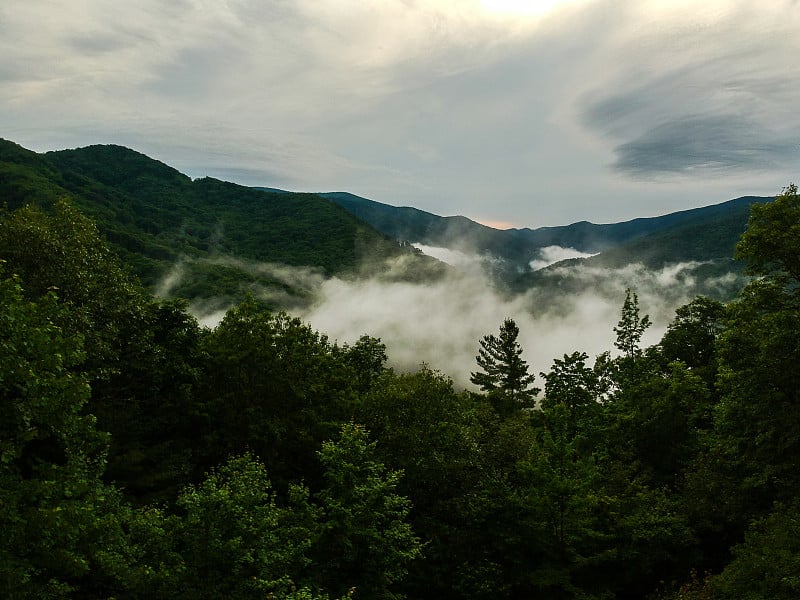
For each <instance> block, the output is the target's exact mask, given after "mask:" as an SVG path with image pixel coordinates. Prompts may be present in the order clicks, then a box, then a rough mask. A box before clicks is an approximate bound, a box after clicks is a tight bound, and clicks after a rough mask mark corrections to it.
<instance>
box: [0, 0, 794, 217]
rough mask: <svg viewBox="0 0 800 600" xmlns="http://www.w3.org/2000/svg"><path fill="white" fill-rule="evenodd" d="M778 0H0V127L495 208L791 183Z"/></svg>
mask: <svg viewBox="0 0 800 600" xmlns="http://www.w3.org/2000/svg"><path fill="white" fill-rule="evenodd" d="M798 31H800V1H798V0H760V1H758V2H755V1H752V0H747V1H739V0H725V1H719V0H705V1H703V2H697V1H694V2H689V1H683V0H668V1H663V0H543V1H538V2H537V1H531V2H522V1H517V0H458V1H456V0H450V1H446V0H131V1H129V2H113V3H112V2H109V1H107V0H71V1H70V2H64V1H63V0H25V1H24V2H11V1H6V2H4V3H2V4H0V137H3V138H6V139H10V140H13V141H15V142H17V143H19V144H21V145H22V146H24V147H26V148H30V149H32V150H36V151H39V152H41V151H47V150H56V149H62V148H74V147H80V146H86V145H90V144H97V143H104V144H105V143H109V144H110V143H113V144H121V145H124V146H128V147H131V148H133V149H135V150H138V151H140V152H143V153H145V154H147V155H149V156H151V157H153V158H156V159H158V160H161V161H163V162H165V163H167V164H169V165H171V166H173V167H175V168H177V169H179V170H180V171H182V172H184V173H186V174H187V175H190V176H192V177H203V176H211V177H217V178H220V179H224V180H227V181H234V182H237V183H241V184H244V185H259V186H270V187H276V188H282V189H287V190H293V191H320V192H321V191H349V192H352V193H354V194H358V195H360V196H364V197H367V198H370V199H373V200H377V201H379V202H384V203H387V204H392V205H395V206H414V207H416V208H419V209H422V210H426V211H429V212H432V213H435V214H439V215H456V214H460V215H464V216H467V217H469V218H471V219H474V220H477V221H480V222H482V223H486V224H489V225H492V226H496V227H501V228H503V227H512V226H513V227H533V228H535V227H541V226H553V225H565V224H569V223H573V222H576V221H580V220H589V221H592V222H595V223H607V222H618V221H623V220H627V219H632V218H636V217H645V216H653V215H659V214H666V213H669V212H674V211H677V210H684V209H687V208H692V207H697V206H705V205H710V204H716V203H718V202H723V201H725V200H728V199H731V198H735V197H738V196H743V195H751V194H752V195H773V194H776V193H779V192H780V191H781V189H782V188H783V187H785V186H786V185H788V184H789V183H790V182H792V181H798V180H799V179H800V110H798V100H799V99H800V35H798V34H797V32H798Z"/></svg>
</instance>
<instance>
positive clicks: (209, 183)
mask: <svg viewBox="0 0 800 600" xmlns="http://www.w3.org/2000/svg"><path fill="white" fill-rule="evenodd" d="M64 196H67V197H69V198H70V199H71V200H72V201H73V202H74V203H75V205H76V206H77V207H78V208H80V209H81V211H83V212H84V213H85V214H86V215H89V216H91V217H92V218H93V219H94V220H95V221H96V223H97V225H98V228H99V229H100V231H101V233H103V234H104V235H105V236H106V237H107V238H108V240H109V241H110V242H111V244H112V247H113V248H114V250H116V251H117V252H118V253H119V254H120V255H121V256H122V257H123V258H124V260H125V261H126V262H127V263H128V264H130V265H132V266H133V269H134V271H135V272H136V274H137V275H139V276H140V277H141V278H142V280H143V282H145V283H146V284H147V285H148V286H151V287H154V286H156V284H157V283H158V282H159V281H160V280H161V279H162V278H163V277H164V276H165V275H166V274H167V273H168V272H169V271H170V270H171V269H172V268H173V267H174V266H175V265H176V264H178V263H180V264H181V266H182V269H181V278H180V279H181V280H180V282H179V283H178V285H177V287H173V288H172V289H171V292H172V293H173V294H176V295H183V296H189V297H195V296H214V295H229V296H233V297H236V296H239V295H240V293H241V292H243V291H244V290H251V291H257V290H258V289H266V288H277V289H279V290H280V291H283V292H286V293H289V294H290V295H291V294H292V293H297V294H299V295H302V290H296V289H292V285H291V283H287V282H285V281H281V280H280V279H277V278H275V276H274V275H271V274H269V273H265V272H264V271H263V270H259V269H258V268H257V266H258V264H259V263H264V262H267V263H278V264H281V265H290V266H302V267H309V268H313V269H316V270H318V271H319V272H320V273H321V274H322V275H324V276H329V275H332V274H342V273H346V272H352V271H355V270H356V269H361V268H363V266H364V263H365V261H366V262H367V263H369V262H372V263H374V264H379V263H380V262H381V261H383V260H385V259H387V258H390V257H398V256H406V257H407V258H408V260H410V261H411V262H412V263H413V264H414V266H415V267H416V268H415V269H414V271H415V273H416V275H415V276H424V274H425V273H426V272H427V270H432V271H433V272H434V273H435V272H436V270H437V269H438V268H440V267H439V266H437V265H436V264H435V261H433V260H432V259H427V258H426V257H422V256H420V255H418V253H415V252H413V249H411V248H408V247H404V246H402V245H401V244H398V243H397V242H395V241H393V240H391V239H390V238H388V237H387V236H385V235H382V234H380V233H378V232H377V231H375V230H374V229H373V228H372V227H371V226H369V225H367V224H366V223H364V222H362V221H360V220H358V219H356V218H355V217H353V216H352V215H351V214H350V213H348V212H347V211H345V210H343V209H342V208H340V207H339V206H337V205H336V204H334V203H333V202H331V201H329V200H326V199H323V198H320V197H319V196H316V195H313V194H288V193H279V192H271V193H265V192H262V191H256V190H254V189H252V188H248V187H244V186H239V185H236V184H233V183H226V182H223V181H219V180H216V179H211V178H203V179H198V180H195V181H192V180H191V179H190V178H189V177H187V176H186V175H183V174H181V173H180V172H178V171H177V170H175V169H173V168H171V167H169V166H167V165H165V164H163V163H161V162H159V161H157V160H154V159H151V158H149V157H147V156H145V155H143V154H140V153H138V152H135V151H133V150H130V149H128V148H124V147H121V146H90V147H87V148H80V149H76V150H63V151H58V152H47V153H45V154H37V153H35V152H31V151H29V150H26V149H24V148H22V147H20V146H18V145H16V144H14V143H12V142H9V141H4V140H2V141H0V197H2V201H3V202H4V203H5V204H6V205H7V206H8V207H9V208H15V207H19V206H22V205H23V204H26V203H31V202H33V203H35V204H37V205H40V206H50V205H52V204H53V202H54V201H55V200H56V199H58V198H60V197H64ZM236 261H240V262H236ZM241 261H247V262H249V263H250V264H249V267H248V265H245V264H243V263H242V262H241ZM420 274H422V275H420ZM236 290H239V291H238V292H237V291H236Z"/></svg>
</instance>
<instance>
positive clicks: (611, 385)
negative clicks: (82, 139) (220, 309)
mask: <svg viewBox="0 0 800 600" xmlns="http://www.w3.org/2000/svg"><path fill="white" fill-rule="evenodd" d="M181 185H183V184H181ZM736 254H737V258H738V259H740V260H742V261H743V262H744V263H745V264H746V265H747V270H748V273H749V274H750V275H751V276H752V279H751V281H750V283H748V284H747V285H746V286H745V287H744V288H743V289H742V290H741V291H740V293H739V294H738V296H737V298H736V299H735V300H733V301H731V302H729V303H727V304H722V303H720V302H718V301H715V300H712V299H709V298H706V297H697V298H695V299H694V300H693V301H691V302H690V303H688V304H686V305H685V306H682V307H681V308H679V309H678V310H677V311H676V314H675V318H674V320H673V321H672V323H671V324H670V325H669V327H668V329H667V331H666V333H665V334H664V336H663V338H662V339H661V341H660V342H659V343H658V344H656V345H654V346H651V347H642V344H641V340H642V334H643V333H644V332H645V330H646V329H647V328H648V326H649V324H650V321H649V318H648V317H647V315H646V314H644V312H645V311H646V307H640V306H639V301H638V297H637V295H636V291H635V290H629V291H628V293H627V295H626V297H625V298H620V306H621V308H620V318H619V322H618V323H617V324H616V327H614V332H615V334H616V344H615V345H616V352H614V353H613V354H611V353H607V354H603V355H600V356H597V357H589V356H587V354H586V353H585V352H583V351H581V349H580V347H579V346H580V344H579V340H576V348H575V351H574V352H573V353H571V354H565V355H564V356H563V357H561V358H557V359H555V360H554V361H553V363H552V365H550V366H549V367H544V366H540V368H547V369H548V370H545V371H543V372H540V373H539V372H535V371H534V369H533V368H532V367H531V366H529V365H527V364H526V363H525V362H524V361H523V359H522V358H521V350H522V349H521V348H520V345H519V343H518V341H517V335H518V333H519V331H518V329H517V326H516V324H515V322H514V320H513V318H511V317H510V318H508V319H506V320H505V321H504V322H503V323H500V324H498V325H499V330H498V331H497V332H487V334H486V336H485V337H483V338H482V339H480V340H476V341H475V345H476V352H477V357H476V363H475V365H474V373H473V376H472V380H473V382H474V383H475V385H476V386H477V388H478V389H479V390H480V391H478V392H471V391H466V390H459V389H456V388H455V387H454V385H453V383H452V381H451V380H450V379H449V378H448V377H447V376H446V374H442V373H440V372H438V371H436V370H435V366H436V365H423V366H422V367H421V368H420V369H419V370H418V371H417V372H413V373H396V372H393V371H392V369H390V368H388V367H387V356H386V349H385V346H384V345H383V344H382V343H381V340H379V339H376V338H372V337H369V336H364V337H362V338H360V339H359V340H358V342H356V343H354V344H352V345H340V344H337V343H334V342H332V341H331V340H329V339H327V338H326V337H325V336H324V335H322V334H320V333H318V332H316V331H314V330H313V329H312V328H311V327H310V326H309V325H307V324H305V323H303V322H301V321H300V320H298V319H296V318H293V317H291V316H289V315H287V314H283V313H275V312H270V311H269V310H268V309H267V308H265V307H264V306H263V304H261V303H259V302H257V301H255V300H254V299H252V298H250V299H246V300H245V301H244V302H242V303H240V304H238V305H236V306H235V307H233V308H231V309H230V310H229V311H228V312H227V314H226V315H225V317H224V318H223V320H222V321H221V322H220V323H219V325H218V326H216V327H215V328H213V329H209V328H202V327H200V326H199V325H198V323H197V322H196V320H195V319H194V318H193V317H192V316H191V315H190V314H189V313H188V312H187V310H186V306H185V304H183V303H181V302H180V301H174V300H171V301H167V300H163V299H156V298H154V297H153V296H152V295H150V294H149V293H148V292H147V291H146V288H145V287H143V286H142V285H141V284H140V283H139V280H138V279H136V278H135V277H134V276H133V275H132V274H131V273H130V271H129V268H128V267H127V266H126V265H125V264H124V263H123V262H122V260H121V259H120V258H119V257H118V256H117V254H115V253H114V252H113V251H112V250H111V249H110V247H109V245H108V242H107V241H106V240H105V239H104V238H103V237H102V236H101V235H100V234H99V233H98V229H97V227H96V225H95V224H94V222H93V221H92V220H91V219H90V218H88V217H87V216H85V215H84V214H82V213H81V211H80V210H79V209H78V208H77V207H76V206H75V205H73V204H72V203H71V202H70V201H68V200H61V201H58V202H56V203H55V204H54V205H53V206H52V207H48V208H42V207H37V206H33V205H29V206H22V207H18V208H14V209H6V210H5V211H3V212H2V213H0V259H2V264H1V266H0V268H1V269H2V273H1V274H0V321H1V322H0V507H2V508H1V509H0V531H2V532H3V535H2V536H0V595H2V596H3V597H6V598H37V599H38V598H143V599H144V598H147V599H150V598H165V599H166V598H169V599H173V598H187V599H188V598H193V599H194V598H280V599H294V600H300V599H303V600H311V599H323V598H328V599H330V598H364V599H398V598H409V599H428V598H430V599H443V598H454V599H455V598H459V599H461V598H463V599H489V598H491V599H498V598H515V599H516V598H520V599H522V598H525V599H528V598H544V599H568V598H569V599H573V598H574V599H582V600H589V599H597V600H599V599H611V598H621V599H622V598H652V599H660V600H677V599H697V600H699V599H738V598H753V599H755V598H763V599H783V598H785V599H790V598H792V599H793V598H797V597H800V575H798V574H800V499H799V498H798V489H800V404H798V403H800V370H798V368H797V365H798V362H800V196H798V192H797V188H796V187H794V186H790V187H789V188H787V189H786V190H784V192H783V194H781V195H780V196H778V197H777V199H776V200H775V201H774V202H770V203H765V204H754V205H753V206H752V208H751V215H750V220H749V224H748V227H747V230H746V232H745V233H744V235H743V236H742V238H741V240H740V242H739V244H738V246H737V248H736ZM512 317H513V316H512ZM613 325H614V324H610V326H611V327H613Z"/></svg>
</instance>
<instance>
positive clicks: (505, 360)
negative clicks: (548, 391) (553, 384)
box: [470, 318, 539, 408]
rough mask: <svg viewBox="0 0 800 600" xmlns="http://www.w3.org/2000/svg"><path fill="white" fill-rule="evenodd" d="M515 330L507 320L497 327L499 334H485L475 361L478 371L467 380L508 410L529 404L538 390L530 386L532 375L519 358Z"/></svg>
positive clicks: (520, 357)
mask: <svg viewBox="0 0 800 600" xmlns="http://www.w3.org/2000/svg"><path fill="white" fill-rule="evenodd" d="M518 336H519V327H517V324H516V323H515V322H514V320H513V319H510V318H507V319H505V320H504V321H503V324H502V325H501V326H500V335H499V337H495V336H494V335H491V334H490V335H486V336H484V337H483V339H482V340H481V341H480V345H481V347H480V350H479V351H478V356H476V357H475V360H476V361H477V363H478V366H479V367H480V368H481V369H482V370H481V371H478V372H476V373H471V376H470V381H471V382H472V383H474V384H475V385H477V386H480V388H481V390H483V391H484V392H488V393H489V394H490V395H491V396H493V397H494V398H495V400H497V399H505V400H507V404H508V405H510V406H512V407H518V408H521V407H526V406H532V405H533V398H534V396H536V394H538V393H539V389H538V388H532V387H530V386H531V384H532V383H533V381H534V379H535V375H532V374H530V373H528V363H526V362H525V361H524V360H523V359H522V347H521V346H520V344H519V342H517V337H518Z"/></svg>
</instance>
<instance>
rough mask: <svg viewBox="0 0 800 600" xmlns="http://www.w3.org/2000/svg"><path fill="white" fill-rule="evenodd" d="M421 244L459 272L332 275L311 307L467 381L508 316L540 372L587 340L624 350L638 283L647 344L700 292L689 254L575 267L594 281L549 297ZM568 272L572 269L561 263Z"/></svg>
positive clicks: (334, 325)
mask: <svg viewBox="0 0 800 600" xmlns="http://www.w3.org/2000/svg"><path fill="white" fill-rule="evenodd" d="M418 247H420V249H422V250H423V252H425V253H426V254H430V255H432V256H436V257H437V258H439V259H440V260H443V261H445V262H448V263H449V264H451V265H453V266H455V267H457V268H458V275H455V276H453V277H450V278H448V279H446V280H443V281H440V282H438V283H436V284H433V285H430V284H429V285H417V284H411V283H396V282H395V283H391V282H384V281H380V280H375V279H373V280H369V281H361V282H355V281H345V280H342V279H336V278H334V279H329V280H326V281H324V282H323V283H322V285H321V286H320V288H319V290H318V300H317V302H316V304H315V305H314V306H313V307H312V308H311V309H310V310H308V311H306V312H304V314H302V315H301V316H302V318H303V319H304V320H306V321H308V322H309V323H311V325H312V326H313V327H314V328H315V329H317V330H319V331H323V332H325V333H327V334H328V335H329V336H330V337H331V338H332V339H336V340H339V341H340V342H353V341H355V340H357V339H358V337H359V336H360V335H362V334H365V333H366V334H369V335H371V336H374V337H379V338H381V339H382V340H383V342H384V343H385V344H386V346H387V350H388V354H389V358H390V362H391V365H392V366H393V367H395V368H396V369H398V370H414V369H417V368H418V367H419V365H420V364H421V363H427V364H428V365H430V366H431V367H432V368H434V369H437V370H440V371H442V372H443V373H445V374H447V375H449V376H451V377H452V378H453V379H454V381H455V383H456V384H457V385H458V386H463V387H470V383H469V377H470V372H471V371H474V370H475V369H476V364H475V356H476V354H477V353H478V347H479V340H480V339H481V338H482V337H483V336H484V335H486V334H489V333H495V334H496V333H497V332H498V330H499V327H500V324H501V323H502V321H503V319H505V318H506V317H511V318H512V319H514V320H515V321H516V323H517V325H518V326H519V329H520V334H519V341H520V343H521V344H522V347H523V349H524V355H523V356H524V358H525V360H527V361H528V364H529V365H530V366H531V371H532V372H535V373H536V374H537V377H538V373H539V372H540V371H548V370H549V369H550V366H551V365H552V362H553V359H554V358H560V357H561V356H562V355H563V354H564V353H571V352H573V351H576V350H582V351H585V352H587V353H588V354H589V355H590V356H591V357H594V356H596V355H598V354H600V353H602V352H605V351H607V350H609V351H614V350H615V349H614V340H615V339H616V336H615V334H614V327H615V326H616V325H617V323H618V322H619V319H620V313H621V308H622V303H623V302H624V300H625V290H626V288H628V287H630V288H631V289H632V290H633V291H635V292H636V293H637V294H638V296H639V307H640V314H641V315H644V314H648V315H649V316H650V319H651V320H652V321H653V326H652V327H650V329H649V330H648V331H647V332H646V333H645V336H644V338H643V344H644V345H651V344H655V343H657V342H658V341H659V340H660V338H661V336H662V335H663V333H664V331H665V330H666V327H667V324H668V323H669V322H670V321H671V320H672V318H673V317H674V312H675V309H676V308H677V307H678V306H680V305H682V304H685V303H686V302H688V301H690V300H691V299H692V297H693V294H692V292H691V289H690V286H691V285H692V284H693V280H692V277H691V271H692V270H693V269H694V268H695V267H696V266H697V263H687V264H681V265H674V266H671V267H668V268H665V269H663V270H660V271H655V272H654V271H648V270H646V269H645V268H644V267H642V266H641V265H635V266H630V267H626V268H625V269H622V270H607V269H592V268H588V267H582V266H578V267H565V268H568V269H569V277H570V278H578V279H581V280H582V281H584V282H585V283H586V284H587V285H586V286H585V287H584V288H583V289H584V290H585V291H583V292H581V293H578V294H573V293H569V294H565V295H562V296H558V300H557V302H549V303H544V302H543V301H542V300H541V299H540V298H541V297H542V296H543V295H542V294H540V293H537V290H535V289H532V290H530V291H528V292H527V293H524V294H522V295H518V296H514V297H508V296H506V295H503V294H501V293H499V292H498V291H497V290H496V289H495V288H494V287H493V286H492V284H491V282H490V281H489V278H488V277H487V276H486V275H485V274H484V271H483V270H482V269H481V260H482V259H480V258H479V257H475V256H469V255H466V254H464V253H462V252H455V251H452V250H447V249H435V248H434V249H432V248H430V247H425V246H418ZM570 250H571V249H560V251H559V250H558V249H555V248H551V249H549V251H548V254H547V255H546V257H545V258H544V262H546V259H547V258H552V259H553V261H551V262H554V261H555V260H561V259H562V258H564V257H574V256H575V254H576V253H575V251H574V250H572V251H571V252H570ZM539 260H542V259H539ZM537 266H538V265H537ZM542 266H545V265H542ZM559 275H563V271H562V272H561V273H559V270H556V271H554V272H553V273H552V276H553V277H557V276H559Z"/></svg>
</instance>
